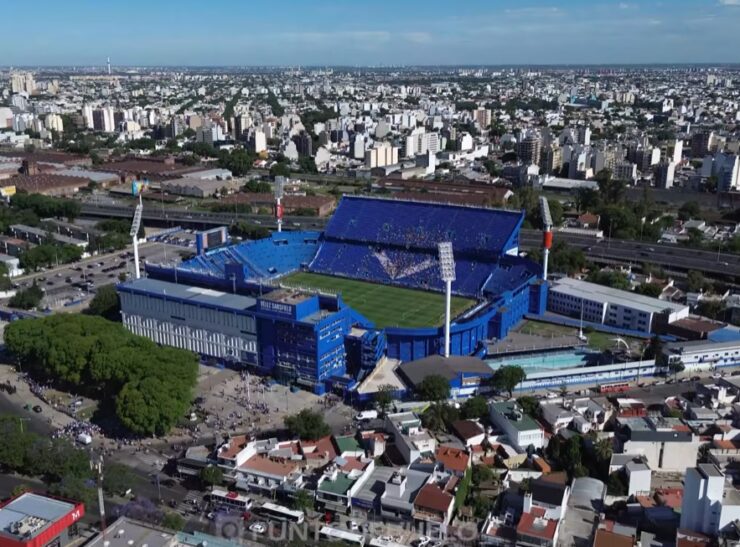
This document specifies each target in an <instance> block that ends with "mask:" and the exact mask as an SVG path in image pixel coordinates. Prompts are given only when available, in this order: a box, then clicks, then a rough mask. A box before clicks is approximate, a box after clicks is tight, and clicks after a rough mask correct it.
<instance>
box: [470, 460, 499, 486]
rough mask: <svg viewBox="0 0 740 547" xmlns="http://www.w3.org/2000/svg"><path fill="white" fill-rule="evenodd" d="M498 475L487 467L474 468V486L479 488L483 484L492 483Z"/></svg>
mask: <svg viewBox="0 0 740 547" xmlns="http://www.w3.org/2000/svg"><path fill="white" fill-rule="evenodd" d="M495 476H496V474H495V473H494V472H493V469H491V468H490V467H488V466H487V465H482V464H481V465H474V466H473V485H474V486H475V487H476V488H478V487H479V486H480V485H481V484H485V483H487V482H492V481H493V480H494V477H495Z"/></svg>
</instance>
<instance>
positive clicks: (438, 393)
mask: <svg viewBox="0 0 740 547" xmlns="http://www.w3.org/2000/svg"><path fill="white" fill-rule="evenodd" d="M416 392H417V394H418V396H419V397H420V398H421V399H422V400H424V401H433V402H439V401H445V400H447V399H449V398H450V383H449V382H448V381H447V379H446V378H445V377H444V376H440V375H439V374H430V375H429V376H427V377H426V378H424V380H422V382H421V383H420V384H419V385H418V387H417V388H416Z"/></svg>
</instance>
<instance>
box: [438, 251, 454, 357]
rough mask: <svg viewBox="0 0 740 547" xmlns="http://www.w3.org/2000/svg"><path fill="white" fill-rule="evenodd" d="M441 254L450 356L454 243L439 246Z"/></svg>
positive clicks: (440, 265)
mask: <svg viewBox="0 0 740 547" xmlns="http://www.w3.org/2000/svg"><path fill="white" fill-rule="evenodd" d="M437 250H438V252H439V270H440V279H441V280H442V281H444V284H445V348H444V356H445V357H449V356H450V302H451V300H452V282H453V281H455V278H456V275H455V257H454V256H453V254H452V242H451V241H443V242H441V243H439V244H438V245H437Z"/></svg>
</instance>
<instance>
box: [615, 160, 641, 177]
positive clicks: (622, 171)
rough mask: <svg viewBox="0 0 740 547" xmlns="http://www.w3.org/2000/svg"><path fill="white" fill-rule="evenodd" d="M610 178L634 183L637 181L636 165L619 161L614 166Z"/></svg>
mask: <svg viewBox="0 0 740 547" xmlns="http://www.w3.org/2000/svg"><path fill="white" fill-rule="evenodd" d="M612 178H613V179H615V180H624V181H627V182H634V181H636V180H637V165H636V164H634V163H632V162H629V161H620V162H619V163H617V164H616V165H615V166H614V172H613V173H612Z"/></svg>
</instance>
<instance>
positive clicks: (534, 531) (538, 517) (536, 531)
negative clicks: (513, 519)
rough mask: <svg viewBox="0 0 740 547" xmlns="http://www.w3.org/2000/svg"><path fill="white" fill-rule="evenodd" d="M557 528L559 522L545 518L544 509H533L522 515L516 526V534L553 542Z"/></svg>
mask: <svg viewBox="0 0 740 547" xmlns="http://www.w3.org/2000/svg"><path fill="white" fill-rule="evenodd" d="M557 527H558V521H556V520H552V519H548V518H545V510H544V509H542V508H541V507H533V508H532V510H531V511H530V512H529V513H524V514H522V518H521V519H519V524H517V526H516V533H517V535H519V534H521V535H525V536H529V537H536V538H542V539H549V540H551V541H552V540H553V539H554V538H555V531H556V530H557Z"/></svg>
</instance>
